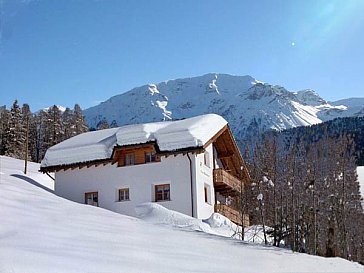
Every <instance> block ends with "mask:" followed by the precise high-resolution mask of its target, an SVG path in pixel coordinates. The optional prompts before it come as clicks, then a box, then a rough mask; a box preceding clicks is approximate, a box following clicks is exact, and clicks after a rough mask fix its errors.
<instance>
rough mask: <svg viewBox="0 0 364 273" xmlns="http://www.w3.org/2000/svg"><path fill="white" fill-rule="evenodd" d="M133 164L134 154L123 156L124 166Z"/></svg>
mask: <svg viewBox="0 0 364 273" xmlns="http://www.w3.org/2000/svg"><path fill="white" fill-rule="evenodd" d="M134 164H135V157H134V153H129V154H125V165H126V166H128V165H134Z"/></svg>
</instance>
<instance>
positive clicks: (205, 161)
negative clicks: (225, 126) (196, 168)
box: [203, 151, 210, 168]
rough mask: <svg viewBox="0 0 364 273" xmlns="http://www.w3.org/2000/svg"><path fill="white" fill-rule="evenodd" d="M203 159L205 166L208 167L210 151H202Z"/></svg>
mask: <svg viewBox="0 0 364 273" xmlns="http://www.w3.org/2000/svg"><path fill="white" fill-rule="evenodd" d="M203 160H204V163H205V166H207V167H209V168H210V153H209V152H207V151H206V152H205V153H204V157H203Z"/></svg>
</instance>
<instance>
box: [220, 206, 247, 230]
mask: <svg viewBox="0 0 364 273" xmlns="http://www.w3.org/2000/svg"><path fill="white" fill-rule="evenodd" d="M215 212H218V213H220V214H222V215H224V216H225V217H227V218H229V219H230V221H232V222H233V223H235V224H237V225H242V226H243V227H247V226H249V225H250V223H249V215H247V214H244V215H241V214H240V213H239V211H238V210H236V209H234V208H232V207H230V206H228V205H225V204H216V205H215Z"/></svg>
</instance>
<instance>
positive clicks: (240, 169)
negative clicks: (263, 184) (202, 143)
mask: <svg viewBox="0 0 364 273" xmlns="http://www.w3.org/2000/svg"><path fill="white" fill-rule="evenodd" d="M213 144H214V147H215V149H216V152H217V157H218V159H220V161H221V162H222V164H223V166H224V169H225V170H226V171H228V172H229V173H230V174H232V175H233V176H235V177H238V178H240V179H243V181H244V182H248V181H249V179H250V177H249V173H248V170H247V167H246V164H245V161H244V160H243V158H242V156H241V154H240V150H239V148H238V146H237V144H236V142H235V139H234V137H233V135H232V133H231V130H230V128H229V127H228V126H225V127H224V128H223V130H222V132H219V134H218V135H216V138H215V139H214V142H213Z"/></svg>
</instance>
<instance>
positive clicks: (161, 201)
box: [154, 200, 172, 203]
mask: <svg viewBox="0 0 364 273" xmlns="http://www.w3.org/2000/svg"><path fill="white" fill-rule="evenodd" d="M170 201H172V200H158V201H154V202H155V203H163V202H170Z"/></svg>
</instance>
